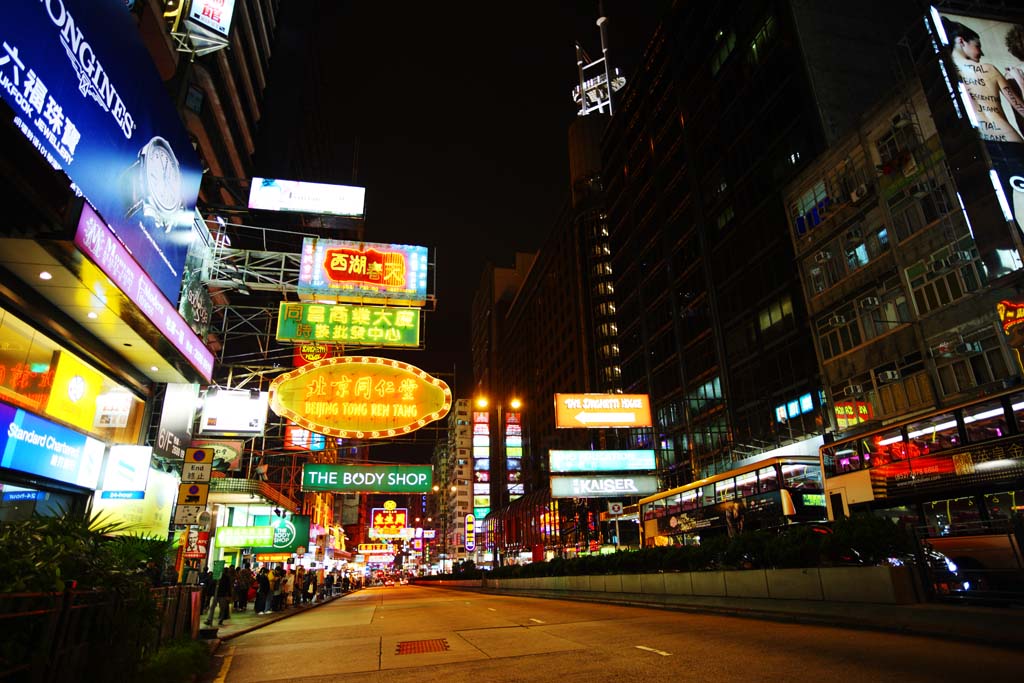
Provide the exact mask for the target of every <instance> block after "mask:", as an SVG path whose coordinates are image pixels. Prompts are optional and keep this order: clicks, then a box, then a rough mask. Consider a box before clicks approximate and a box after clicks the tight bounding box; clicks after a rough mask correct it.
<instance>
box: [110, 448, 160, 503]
mask: <svg viewBox="0 0 1024 683" xmlns="http://www.w3.org/2000/svg"><path fill="white" fill-rule="evenodd" d="M152 458H153V448H152V446H130V445H128V444H114V445H113V446H111V447H110V450H109V451H107V458H106V462H105V464H104V466H103V476H102V477H101V478H100V485H99V486H100V488H101V489H102V490H103V491H110V492H119V493H126V492H127V493H135V494H138V497H139V498H142V497H143V494H144V493H145V491H146V482H147V481H148V479H149V472H150V469H149V463H150V460H152ZM108 497H109V496H108Z"/></svg>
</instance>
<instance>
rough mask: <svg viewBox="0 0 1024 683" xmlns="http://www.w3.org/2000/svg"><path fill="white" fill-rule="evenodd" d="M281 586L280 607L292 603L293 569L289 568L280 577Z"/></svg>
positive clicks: (293, 589) (293, 590) (293, 588)
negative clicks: (282, 596)
mask: <svg viewBox="0 0 1024 683" xmlns="http://www.w3.org/2000/svg"><path fill="white" fill-rule="evenodd" d="M281 582H282V584H283V585H282V586H281V592H282V593H283V594H284V598H283V600H282V601H281V607H282V608H284V607H286V606H288V605H291V604H292V601H293V598H292V594H293V593H294V592H295V570H294V569H289V570H287V571H286V572H285V575H284V577H283V578H282V579H281Z"/></svg>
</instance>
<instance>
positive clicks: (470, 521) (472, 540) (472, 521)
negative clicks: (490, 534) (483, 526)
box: [465, 514, 476, 553]
mask: <svg viewBox="0 0 1024 683" xmlns="http://www.w3.org/2000/svg"><path fill="white" fill-rule="evenodd" d="M465 533H466V543H465V546H466V552H468V553H471V552H473V551H474V550H476V517H474V516H473V515H472V514H468V515H466V526H465Z"/></svg>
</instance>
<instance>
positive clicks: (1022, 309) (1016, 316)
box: [996, 301, 1024, 335]
mask: <svg viewBox="0 0 1024 683" xmlns="http://www.w3.org/2000/svg"><path fill="white" fill-rule="evenodd" d="M996 313H998V314H999V322H1000V323H1002V325H1003V332H1005V333H1006V334H1007V335H1009V334H1010V330H1012V329H1013V328H1014V327H1017V326H1018V325H1020V324H1021V323H1024V304H1022V303H1015V302H1013V301H1000V302H999V303H997V304H996Z"/></svg>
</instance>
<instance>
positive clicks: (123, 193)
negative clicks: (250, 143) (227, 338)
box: [0, 0, 202, 304]
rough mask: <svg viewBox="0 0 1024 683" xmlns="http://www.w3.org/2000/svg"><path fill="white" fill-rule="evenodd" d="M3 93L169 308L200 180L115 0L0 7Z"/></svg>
mask: <svg viewBox="0 0 1024 683" xmlns="http://www.w3.org/2000/svg"><path fill="white" fill-rule="evenodd" d="M0 43H2V50H0V97H3V99H4V100H5V101H6V102H7V104H8V105H9V106H10V107H11V109H13V110H14V114H15V116H14V124H15V126H17V128H18V129H19V130H20V131H21V132H22V134H23V135H25V137H27V138H28V139H29V140H30V141H31V142H32V143H33V145H34V146H35V147H36V148H37V149H38V150H39V151H40V154H42V155H43V157H44V158H45V159H46V160H47V162H49V163H50V165H51V166H53V167H54V168H56V169H60V170H62V171H64V173H66V174H67V175H68V177H69V178H71V180H72V181H73V182H74V184H75V185H77V187H78V188H79V189H80V190H81V191H82V194H84V195H85V198H86V199H88V201H89V203H90V204H92V205H93V206H94V207H95V208H96V210H97V211H98V212H99V214H100V215H101V216H102V217H103V220H104V222H106V223H107V224H108V225H109V226H110V228H111V229H112V230H113V232H114V234H115V235H116V236H117V239H118V240H120V241H121V243H122V244H124V246H125V247H126V248H127V249H128V251H129V252H131V254H132V257H133V258H134V259H135V260H136V261H137V262H138V264H139V265H140V266H141V267H142V269H143V270H144V271H145V272H146V273H148V274H149V276H150V278H152V280H153V282H155V283H156V285H157V287H158V288H159V289H160V291H161V292H162V293H163V295H164V296H165V297H167V299H169V300H170V301H171V302H172V303H173V304H176V303H177V302H178V294H179V291H180V287H181V278H182V273H183V268H184V265H185V256H186V253H187V252H188V246H189V241H190V238H191V234H192V221H193V215H194V213H195V205H196V196H197V195H198V193H199V183H200V180H201V178H202V167H201V166H200V163H199V158H198V157H197V156H196V153H195V151H194V150H193V148H192V143H191V141H190V140H189V137H188V134H187V132H186V131H185V128H184V127H183V126H182V124H181V120H180V119H179V117H178V113H177V111H175V108H174V104H173V102H172V101H171V98H170V96H169V95H168V93H167V90H166V88H165V87H164V83H163V81H162V80H161V79H160V75H159V74H158V73H157V71H156V68H155V66H154V65H153V60H152V58H151V57H150V55H149V51H148V50H147V49H146V46H145V45H144V44H143V43H142V38H141V36H140V34H139V29H138V27H137V26H136V25H135V22H134V21H133V19H132V16H131V14H129V13H128V12H126V11H125V7H124V3H123V2H120V1H119V0H61V1H60V2H56V1H54V2H11V3H4V11H3V23H2V24H0Z"/></svg>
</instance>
